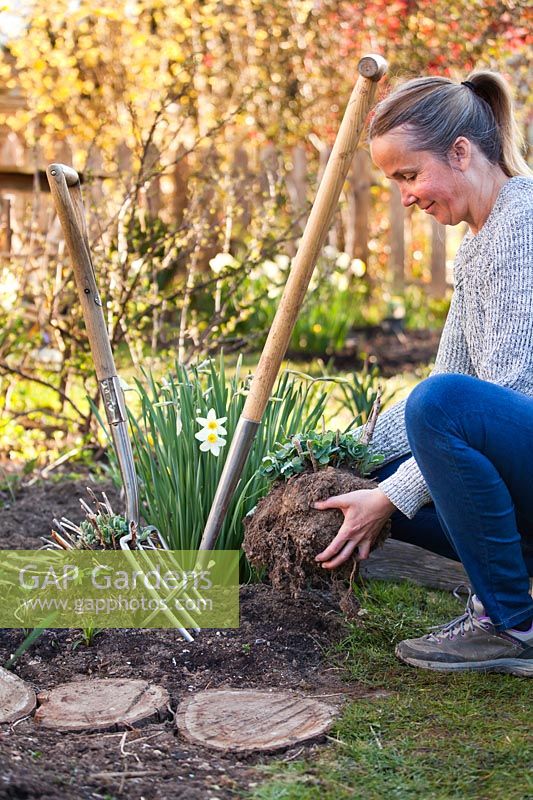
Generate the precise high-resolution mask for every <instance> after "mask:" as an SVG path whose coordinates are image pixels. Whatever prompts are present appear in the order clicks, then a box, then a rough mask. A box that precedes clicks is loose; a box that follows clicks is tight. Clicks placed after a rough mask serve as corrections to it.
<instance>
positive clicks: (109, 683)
mask: <svg viewBox="0 0 533 800" xmlns="http://www.w3.org/2000/svg"><path fill="white" fill-rule="evenodd" d="M37 700H38V701H39V704H40V705H39V708H38V709H37V711H36V713H35V721H36V722H37V723H39V725H42V726H43V727H44V728H54V729H55V730H59V731H87V730H94V731H102V730H116V729H120V728H123V727H130V726H131V725H139V724H140V723H143V722H148V721H151V720H153V719H154V718H155V719H157V720H160V719H164V717H165V716H166V715H167V713H168V709H167V706H168V702H169V695H168V692H167V690H166V689H163V687H161V686H154V685H153V684H150V683H148V682H147V681H144V680H128V679H125V678H109V679H105V678H104V679H96V680H87V681H73V682H72V683H63V684H61V686H56V687H55V688H54V689H50V690H48V691H44V692H40V693H39V694H38V695H37Z"/></svg>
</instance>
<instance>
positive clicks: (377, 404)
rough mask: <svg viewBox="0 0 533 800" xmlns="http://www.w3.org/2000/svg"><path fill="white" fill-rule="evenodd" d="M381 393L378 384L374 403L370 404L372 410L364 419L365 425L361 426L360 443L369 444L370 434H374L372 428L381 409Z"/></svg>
mask: <svg viewBox="0 0 533 800" xmlns="http://www.w3.org/2000/svg"><path fill="white" fill-rule="evenodd" d="M381 395H382V390H381V385H380V386H378V392H377V395H376V399H375V401H374V404H373V406H372V410H371V411H370V414H369V415H368V419H367V421H366V425H365V426H364V428H363V434H362V436H361V443H362V444H370V442H371V440H372V436H373V435H374V428H375V427H376V422H377V419H378V414H379V412H380V409H381Z"/></svg>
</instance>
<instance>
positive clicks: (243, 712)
mask: <svg viewBox="0 0 533 800" xmlns="http://www.w3.org/2000/svg"><path fill="white" fill-rule="evenodd" d="M336 714H337V710H336V709H335V708H334V707H332V706H329V705H326V704H325V703H321V702H319V701H318V700H315V699H313V698H307V697H298V696H297V695H295V694H290V693H289V692H266V691H257V690H255V689H212V690H210V691H205V692H198V693H197V694H195V695H192V696H191V697H187V698H186V699H185V700H183V701H182V702H181V703H180V705H179V707H178V710H177V713H176V725H177V728H178V730H179V732H180V733H181V734H182V735H183V736H184V737H185V738H186V739H188V740H189V741H191V742H195V743H196V744H201V745H204V746H205V747H212V748H214V749H216V750H225V751H232V752H243V751H247V752H250V751H258V750H259V751H272V750H278V749H279V748H282V747H290V746H292V745H294V744H298V743H299V742H305V741H307V740H308V739H314V738H315V737H317V736H321V735H322V734H324V733H325V732H326V731H327V730H328V728H329V727H330V726H331V724H332V722H333V720H334V718H335V716H336Z"/></svg>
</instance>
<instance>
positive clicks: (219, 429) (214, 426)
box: [196, 408, 227, 439]
mask: <svg viewBox="0 0 533 800" xmlns="http://www.w3.org/2000/svg"><path fill="white" fill-rule="evenodd" d="M226 420H227V417H218V419H217V412H216V411H215V409H214V408H210V409H209V411H208V412H207V417H196V422H198V423H199V424H200V425H202V426H203V428H204V431H205V432H206V433H216V434H217V436H224V434H226V433H227V430H226V429H225V428H224V427H223V423H224V422H225V421H226ZM204 431H200V433H201V434H203V433H204ZM196 438H197V439H198V438H200V437H199V434H198V433H197V434H196ZM203 438H205V437H203Z"/></svg>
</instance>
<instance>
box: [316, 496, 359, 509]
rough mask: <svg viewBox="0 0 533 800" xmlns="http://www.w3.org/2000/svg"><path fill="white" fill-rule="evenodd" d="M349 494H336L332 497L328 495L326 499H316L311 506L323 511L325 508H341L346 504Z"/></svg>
mask: <svg viewBox="0 0 533 800" xmlns="http://www.w3.org/2000/svg"><path fill="white" fill-rule="evenodd" d="M349 497H350V495H349V494H336V495H334V496H333V497H328V498H327V500H317V501H316V503H313V504H312V507H313V508H316V509H317V510H318V511H324V510H325V509H327V508H343V507H344V506H346V505H347V501H348V498H349Z"/></svg>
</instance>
